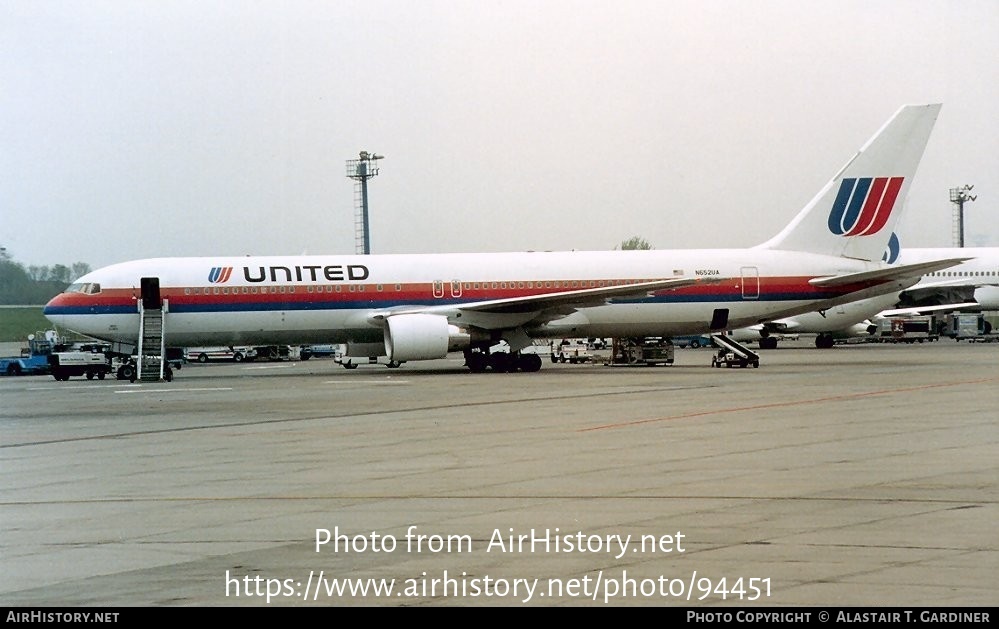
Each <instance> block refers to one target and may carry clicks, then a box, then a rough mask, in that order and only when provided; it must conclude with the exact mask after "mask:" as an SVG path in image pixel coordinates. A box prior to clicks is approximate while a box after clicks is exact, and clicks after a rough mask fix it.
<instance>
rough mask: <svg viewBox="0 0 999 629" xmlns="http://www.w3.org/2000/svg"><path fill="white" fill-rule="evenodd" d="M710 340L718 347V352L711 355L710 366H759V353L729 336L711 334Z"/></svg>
mask: <svg viewBox="0 0 999 629" xmlns="http://www.w3.org/2000/svg"><path fill="white" fill-rule="evenodd" d="M711 342H712V343H713V344H714V346H715V347H718V348H719V350H718V353H717V354H716V355H715V356H712V357H711V366H712V367H749V366H750V365H752V366H753V367H759V366H760V355H759V354H757V353H756V352H754V351H753V350H751V349H749V348H748V347H746V346H745V345H743V344H742V343H739V342H737V341H735V340H734V339H733V338H732V337H730V336H726V335H725V334H712V335H711Z"/></svg>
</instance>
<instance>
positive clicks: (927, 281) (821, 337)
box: [730, 239, 999, 348]
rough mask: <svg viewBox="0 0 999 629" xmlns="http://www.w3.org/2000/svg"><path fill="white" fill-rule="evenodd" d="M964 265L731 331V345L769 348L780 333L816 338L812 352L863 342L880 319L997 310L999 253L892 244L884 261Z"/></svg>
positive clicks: (992, 249) (983, 249)
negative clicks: (891, 289)
mask: <svg viewBox="0 0 999 629" xmlns="http://www.w3.org/2000/svg"><path fill="white" fill-rule="evenodd" d="M960 256H965V257H968V258H970V259H968V260H966V261H964V262H962V263H961V264H959V265H956V266H954V267H951V268H948V269H944V270H938V271H932V272H929V273H927V274H926V275H924V276H923V277H922V278H921V279H920V280H919V282H918V283H917V284H915V285H914V286H912V287H910V288H907V289H905V290H902V291H899V292H897V293H885V294H884V295H878V296H876V297H871V298H868V299H861V300H859V301H855V302H851V303H848V304H841V305H838V306H835V307H833V308H830V309H828V310H823V311H821V312H808V313H805V314H802V315H796V316H793V317H784V318H781V319H776V320H774V321H769V322H767V323H763V324H758V325H754V326H750V327H749V328H743V329H741V330H733V331H732V332H731V333H730V336H731V337H732V338H734V339H735V340H737V341H759V342H760V347H766V348H774V347H776V346H777V336H776V335H779V334H782V333H795V334H816V335H817V336H816V337H815V346H816V347H820V348H829V347H832V346H833V344H834V342H835V339H837V338H853V337H862V336H869V335H870V334H872V333H873V331H874V330H876V328H877V326H876V325H875V324H874V323H873V322H872V321H874V320H876V319H877V318H880V317H893V316H899V315H906V314H913V315H916V314H930V313H933V312H954V311H984V310H999V247H955V248H930V249H920V248H911V249H902V250H901V251H899V249H898V246H897V239H893V241H892V244H891V245H890V246H889V250H888V253H887V255H886V257H887V258H888V259H889V261H890V262H892V263H895V262H898V263H900V264H913V263H918V262H927V261H931V260H940V259H946V258H957V257H960Z"/></svg>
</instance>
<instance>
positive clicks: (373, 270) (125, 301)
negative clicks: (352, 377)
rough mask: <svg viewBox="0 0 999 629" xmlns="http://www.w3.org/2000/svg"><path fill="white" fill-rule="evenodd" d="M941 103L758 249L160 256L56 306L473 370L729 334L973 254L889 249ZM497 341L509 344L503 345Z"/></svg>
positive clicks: (114, 322)
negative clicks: (904, 260) (558, 348)
mask: <svg viewBox="0 0 999 629" xmlns="http://www.w3.org/2000/svg"><path fill="white" fill-rule="evenodd" d="M939 111H940V105H939V104H931V105H907V106H903V107H902V108H900V109H899V110H898V111H897V112H896V113H895V114H894V115H893V116H892V117H891V119H890V120H889V121H888V122H887V123H886V124H885V125H884V126H883V127H882V128H881V130H880V131H878V132H877V133H876V134H875V135H874V137H873V138H872V139H871V140H869V141H868V142H867V143H866V144H865V145H864V146H863V147H862V148H861V149H860V150H859V152H858V153H856V154H855V155H854V156H853V157H852V158H851V159H850V160H849V161H848V162H847V163H846V165H845V166H844V167H843V168H842V169H841V170H840V171H839V172H838V173H836V175H835V176H834V177H833V178H832V180H830V181H829V183H827V184H826V185H825V186H824V187H823V188H822V189H821V190H820V191H819V192H818V194H817V195H816V196H815V197H814V198H813V199H812V201H811V202H809V203H808V204H807V205H806V206H805V207H804V209H802V210H801V211H800V212H799V213H798V214H797V216H795V217H794V218H793V220H791V222H790V223H789V224H788V225H787V226H786V227H785V228H784V229H783V230H782V231H781V232H780V233H778V234H777V235H776V236H774V237H773V238H771V239H770V240H768V241H767V242H765V243H762V244H760V245H758V246H756V247H752V248H748V249H686V250H641V251H588V252H581V251H569V252H519V253H453V254H394V255H315V256H299V257H287V256H274V257H259V256H248V257H222V256H209V257H197V258H155V259H146V260H138V261H133V262H123V263H120V264H114V265H112V266H108V267H105V268H102V269H99V270H96V271H93V272H92V273H88V274H87V275H85V276H83V277H81V278H79V280H77V281H76V282H75V283H74V284H73V285H72V286H70V287H69V288H68V289H67V290H66V291H65V292H64V293H61V294H60V295H58V296H56V297H55V298H53V299H52V300H51V301H50V302H49V303H48V304H47V305H46V306H45V310H44V313H45V316H46V317H48V318H49V320H51V321H52V323H54V324H55V325H56V326H59V327H61V328H66V329H69V330H73V331H76V332H79V333H81V334H84V335H87V336H90V337H93V338H96V339H101V340H105V341H109V342H111V343H113V344H115V346H116V347H117V348H119V349H120V350H121V351H123V353H131V351H132V349H133V348H135V347H138V348H139V352H138V353H139V354H140V355H146V354H147V353H149V347H148V345H149V344H150V343H153V342H155V341H151V340H146V341H144V340H143V339H144V337H145V336H146V335H148V329H147V328H148V327H149V326H146V324H145V323H144V321H145V319H144V317H145V316H148V313H149V312H150V311H157V312H162V317H161V319H159V320H158V321H157V323H156V325H155V326H154V327H155V328H156V330H157V336H156V337H155V339H157V340H158V342H159V343H160V344H161V345H162V346H163V347H183V346H190V345H234V344H238V345H254V344H311V343H344V344H346V345H347V355H348V356H358V357H369V356H386V357H387V358H388V360H389V361H392V362H393V363H395V364H399V363H403V362H406V361H419V360H430V359H438V358H444V357H445V356H446V355H447V354H448V352H451V351H463V352H464V353H465V358H466V364H467V366H468V367H469V368H470V369H471V370H472V371H475V372H480V371H485V370H486V369H491V370H493V371H497V372H505V371H517V370H520V371H537V370H539V369H540V368H541V359H540V357H538V356H537V355H536V354H531V353H527V352H524V353H521V352H520V350H522V349H524V348H526V347H528V346H529V345H531V344H532V342H533V340H534V339H537V338H564V337H635V336H666V337H668V336H673V335H682V334H698V333H710V332H722V331H724V330H731V329H735V328H741V327H746V326H751V325H755V324H758V323H762V322H766V321H772V320H774V319H778V318H781V317H788V316H791V315H795V314H801V313H805V312H812V311H816V310H823V309H828V308H832V307H833V306H836V305H838V304H843V303H847V302H851V301H856V300H858V299H864V298H867V297H872V296H875V295H882V294H886V293H897V292H898V291H900V290H902V289H904V288H907V287H908V286H911V285H912V284H914V283H915V282H916V281H917V280H918V279H919V277H920V276H921V275H923V274H925V273H929V272H932V271H934V270H938V269H943V268H947V267H949V266H951V265H953V264H956V263H957V262H960V261H961V258H955V259H946V260H934V261H929V262H921V263H918V264H908V265H889V264H887V263H885V262H883V261H882V255H883V253H884V251H885V250H886V249H887V246H888V241H889V235H890V234H891V233H892V231H893V229H894V227H895V225H896V223H897V221H898V218H899V215H900V214H901V213H902V210H903V209H904V200H905V197H906V195H907V193H908V190H909V186H910V185H911V183H912V179H913V176H914V175H915V172H916V168H917V166H918V164H919V160H920V158H921V157H922V154H923V151H924V149H925V147H926V144H927V142H928V140H929V136H930V131H931V129H932V128H933V125H934V123H935V121H936V119H937V116H938V114H939ZM160 326H162V327H161V328H160ZM501 340H502V341H505V342H506V343H507V345H508V346H509V350H510V351H509V353H506V352H504V353H503V354H499V353H493V354H490V352H489V348H490V347H492V346H494V345H496V344H497V343H499V341H501ZM144 342H145V343H146V345H147V347H146V348H145V350H144V349H142V345H143V343H144ZM155 353H159V351H158V350H157V351H156V352H155Z"/></svg>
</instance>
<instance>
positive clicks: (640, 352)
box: [610, 336, 675, 366]
mask: <svg viewBox="0 0 999 629" xmlns="http://www.w3.org/2000/svg"><path fill="white" fill-rule="evenodd" d="M674 349H675V348H674V346H673V342H672V341H671V340H670V339H669V338H668V337H663V336H646V337H636V338H615V339H614V341H613V343H611V360H610V364H611V365H636V366H637V365H649V366H654V365H672V364H673V361H674Z"/></svg>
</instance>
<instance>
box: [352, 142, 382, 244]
mask: <svg viewBox="0 0 999 629" xmlns="http://www.w3.org/2000/svg"><path fill="white" fill-rule="evenodd" d="M384 157H385V156H384V155H377V154H375V153H369V152H368V151H361V152H360V155H359V158H358V159H350V160H347V176H348V177H350V178H351V179H353V180H354V181H356V182H357V183H355V184H354V240H355V248H356V252H357V253H361V254H364V255H368V254H370V253H371V236H370V233H371V232H370V229H369V221H368V179H371V178H372V177H374V176H375V175H377V174H378V164H377V161H378V160H380V159H383V158H384Z"/></svg>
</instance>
